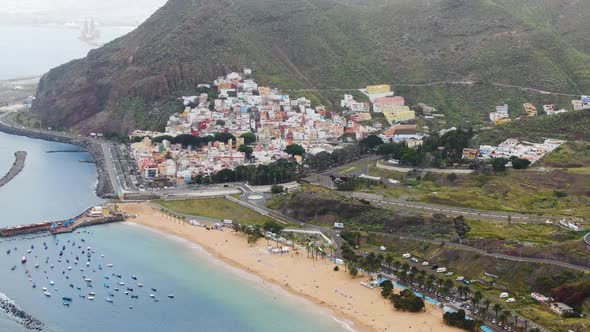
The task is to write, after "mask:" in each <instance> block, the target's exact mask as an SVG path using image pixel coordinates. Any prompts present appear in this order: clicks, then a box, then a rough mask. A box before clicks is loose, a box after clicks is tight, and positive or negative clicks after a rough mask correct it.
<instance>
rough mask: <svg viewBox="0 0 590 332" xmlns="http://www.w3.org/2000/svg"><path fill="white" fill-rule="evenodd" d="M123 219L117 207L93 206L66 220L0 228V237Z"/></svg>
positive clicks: (53, 231)
mask: <svg viewBox="0 0 590 332" xmlns="http://www.w3.org/2000/svg"><path fill="white" fill-rule="evenodd" d="M120 221H125V215H124V214H123V213H122V212H121V211H119V210H118V209H116V208H115V209H109V208H107V207H102V206H95V207H92V208H90V209H87V210H86V211H84V212H83V213H81V214H80V215H78V216H76V217H74V218H72V219H67V220H58V221H45V222H40V223H38V224H31V225H20V226H12V227H5V228H1V229H0V237H10V236H16V235H25V234H33V233H44V232H47V233H51V234H62V233H71V232H74V231H75V230H77V229H78V228H82V227H89V226H94V225H103V224H109V223H114V222H120Z"/></svg>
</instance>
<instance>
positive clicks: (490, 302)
mask: <svg viewBox="0 0 590 332" xmlns="http://www.w3.org/2000/svg"><path fill="white" fill-rule="evenodd" d="M490 304H492V301H490V299H488V298H485V299H484V300H483V305H484V307H485V308H486V314H487V313H488V311H489V309H490Z"/></svg>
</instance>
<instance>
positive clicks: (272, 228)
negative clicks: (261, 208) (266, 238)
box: [262, 220, 285, 234]
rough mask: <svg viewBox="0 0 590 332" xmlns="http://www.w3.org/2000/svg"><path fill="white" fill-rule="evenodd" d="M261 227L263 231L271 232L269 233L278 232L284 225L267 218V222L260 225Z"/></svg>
mask: <svg viewBox="0 0 590 332" xmlns="http://www.w3.org/2000/svg"><path fill="white" fill-rule="evenodd" d="M262 228H263V229H264V230H265V231H268V232H271V233H275V234H278V233H280V232H281V231H282V230H283V229H284V228H285V227H284V226H283V225H281V224H279V223H278V222H276V221H274V220H269V221H267V222H265V223H264V225H263V226H262Z"/></svg>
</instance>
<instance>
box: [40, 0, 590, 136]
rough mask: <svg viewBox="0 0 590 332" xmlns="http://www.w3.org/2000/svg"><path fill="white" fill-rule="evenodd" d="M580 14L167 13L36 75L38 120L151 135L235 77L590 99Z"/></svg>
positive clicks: (445, 99) (430, 5) (459, 108)
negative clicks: (193, 96) (188, 100)
mask: <svg viewBox="0 0 590 332" xmlns="http://www.w3.org/2000/svg"><path fill="white" fill-rule="evenodd" d="M589 11H590V3H588V2H587V1H576V0H562V1H552V0H413V1H409V0H356V1H351V0H233V1H230V0H221V1H220V0H194V1H185V0H169V1H168V3H167V4H166V5H165V6H163V7H162V8H161V9H160V10H158V11H157V12H156V13H155V14H154V15H153V16H152V17H151V18H149V19H148V20H147V21H146V22H145V23H143V24H142V25H140V26H139V27H138V28H137V29H136V30H135V31H133V32H131V33H129V34H128V35H126V36H124V37H122V38H119V39H117V40H115V41H113V42H111V43H109V44H107V45H105V46H103V47H101V48H99V49H96V50H93V51H91V52H90V53H89V54H88V56H87V57H86V58H84V59H79V60H74V61H72V62H70V63H68V64H65V65H62V66H60V67H58V68H55V69H53V70H51V71H50V72H49V73H47V74H46V75H44V77H43V78H42V80H41V83H40V85H39V89H38V93H37V99H36V100H35V103H34V106H33V110H34V111H35V112H36V113H38V114H39V115H41V118H42V120H43V121H44V124H46V125H50V126H53V127H57V128H59V127H75V128H77V129H81V130H82V132H85V131H91V130H102V131H117V132H125V131H128V130H130V129H132V128H135V127H145V128H159V127H160V126H162V124H163V123H164V119H165V118H166V116H167V115H168V114H170V113H172V112H176V111H178V107H179V106H178V105H176V104H175V103H173V101H174V99H175V97H178V96H179V95H181V94H183V93H190V92H191V91H192V90H193V88H194V86H195V84H196V83H202V82H210V81H212V80H213V79H215V78H216V77H217V76H218V75H222V74H224V73H226V72H228V71H231V70H239V69H241V68H242V67H251V68H253V69H254V70H255V76H256V79H257V80H258V81H260V82H261V83H264V84H270V85H273V86H278V87H281V88H289V89H312V90H316V89H317V90H316V91H317V93H318V94H319V95H320V96H321V95H322V94H323V92H322V90H325V89H332V88H345V89H357V88H360V87H363V86H364V85H366V84H370V83H396V82H398V83H399V82H405V83H426V82H445V81H459V80H475V81H478V82H483V83H482V84H483V89H484V90H485V91H488V89H492V88H491V87H490V86H489V85H488V84H487V83H502V84H513V85H519V86H527V87H534V88H540V89H544V90H547V91H558V92H567V93H573V94H581V93H583V92H584V91H586V92H587V91H589V90H590V69H589V68H590V55H589V54H588V52H589V48H590V46H589V45H590V41H589V38H590V37H588V34H587V30H588V29H587V27H588V25H587V23H586V22H587V21H586V19H585V17H584V15H583V13H588V12H589ZM430 89H432V90H430ZM402 90H404V91H405V92H407V93H408V94H409V95H410V97H411V98H412V91H413V90H412V88H411V87H408V88H407V89H402ZM420 90H421V92H420V93H419V94H416V97H423V96H427V97H428V96H429V95H430V94H431V93H432V94H434V95H435V96H434V97H432V98H428V99H429V100H430V99H432V101H433V102H434V103H435V104H434V105H433V106H437V107H443V108H445V107H446V109H445V112H446V113H447V114H449V115H453V114H457V112H459V113H458V114H462V115H464V114H467V113H468V112H469V111H471V112H474V113H475V114H477V113H479V114H483V113H484V112H488V111H489V109H487V108H488V107H492V106H493V105H494V104H495V103H498V102H501V101H502V100H503V97H502V96H501V95H500V94H497V93H495V92H493V93H491V94H487V95H488V96H489V97H486V102H485V104H483V105H481V107H480V108H476V109H470V108H471V107H472V106H473V105H477V101H474V99H475V98H476V97H477V95H476V94H474V95H467V96H466V95H465V93H464V92H462V91H463V90H462V89H461V86H458V87H456V88H455V87H452V88H445V86H444V85H443V86H442V87H441V86H438V85H437V86H432V87H428V88H425V89H422V88H420ZM478 90H481V88H478V89H476V90H473V91H474V92H477V91H478ZM496 90H497V89H496V88H493V90H490V91H496ZM430 91H432V92H430ZM319 99H320V100H321V99H322V98H319ZM416 99H418V98H416ZM411 101H412V102H419V101H420V100H411ZM518 101H519V102H520V101H521V100H520V99H518ZM564 106H567V105H564ZM451 118H453V117H451ZM461 118H462V116H455V119H457V120H460V119H461ZM473 118H475V119H476V118H478V117H477V116H474V117H473Z"/></svg>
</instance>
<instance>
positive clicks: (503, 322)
mask: <svg viewBox="0 0 590 332" xmlns="http://www.w3.org/2000/svg"><path fill="white" fill-rule="evenodd" d="M506 319H507V317H506V312H505V311H502V312H501V313H500V316H499V317H498V320H499V321H500V322H501V323H502V325H504V324H506Z"/></svg>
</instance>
